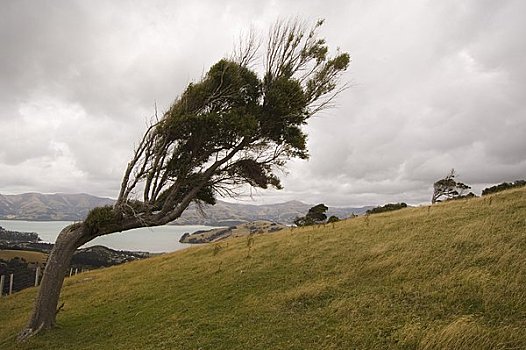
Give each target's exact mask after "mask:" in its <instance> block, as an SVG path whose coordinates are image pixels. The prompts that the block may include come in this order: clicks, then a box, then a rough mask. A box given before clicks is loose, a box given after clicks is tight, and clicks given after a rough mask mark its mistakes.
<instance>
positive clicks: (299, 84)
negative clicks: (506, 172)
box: [19, 21, 349, 340]
mask: <svg viewBox="0 0 526 350" xmlns="http://www.w3.org/2000/svg"><path fill="white" fill-rule="evenodd" d="M322 23H323V22H322V21H319V22H317V23H316V24H315V25H314V26H312V27H311V28H307V27H306V26H305V25H304V24H302V23H300V22H298V21H281V22H277V23H276V24H275V25H274V26H273V27H272V28H271V30H270V32H269V37H268V40H267V42H266V46H264V45H258V42H257V40H255V39H254V37H253V36H252V37H250V38H249V39H248V40H246V41H244V43H243V44H244V46H242V47H241V48H239V49H238V51H237V53H236V55H234V57H232V58H229V59H222V60H220V61H219V62H217V63H216V64H214V65H213V66H212V67H211V68H210V70H209V71H208V72H207V73H206V75H205V76H204V77H203V78H202V79H201V80H200V81H198V82H196V83H192V84H189V85H188V87H187V88H186V90H185V91H184V92H183V93H182V94H181V95H180V96H179V97H178V98H177V99H176V100H175V102H174V103H173V104H172V105H171V107H170V108H169V109H168V110H167V111H166V112H165V113H164V114H163V115H162V116H161V117H160V118H159V119H156V120H155V121H154V122H153V123H152V124H151V126H150V127H149V128H148V129H147V130H146V132H145V133H144V136H143V137H142V139H141V141H140V142H139V144H138V146H137V147H136V149H135V152H134V153H133V156H132V158H131V160H130V162H129V163H128V166H127V168H126V170H125V172H124V176H123V179H122V184H121V188H120V193H119V196H118V198H117V200H116V202H115V204H114V205H113V206H107V207H100V208H96V209H93V210H92V211H91V212H90V213H89V214H88V216H87V217H86V219H85V220H84V221H83V222H79V223H75V224H72V225H69V226H67V227H65V228H64V229H63V230H62V231H61V232H60V234H59V235H58V237H57V240H56V243H55V246H54V249H53V251H52V252H51V254H50V256H49V258H48V262H47V265H46V269H45V271H44V276H43V278H42V284H41V286H40V289H39V291H38V295H37V298H36V301H35V307H34V310H33V313H32V315H31V317H30V320H29V322H28V324H27V326H26V328H25V329H24V330H23V331H22V332H21V333H20V335H19V340H23V339H26V338H28V337H30V336H32V335H34V334H36V333H38V332H39V331H40V330H42V329H50V328H52V327H53V326H54V325H55V317H56V314H57V305H58V300H59V296H60V291H61V288H62V284H63V281H64V276H65V273H66V271H67V269H68V267H69V265H70V262H71V257H72V255H73V252H74V251H75V249H77V248H78V247H80V246H82V245H83V244H85V243H87V242H89V241H91V240H92V239H94V238H96V237H99V236H103V235H107V234H111V233H114V232H122V231H126V230H130V229H133V228H138V227H148V226H158V225H164V224H167V223H169V222H171V221H174V220H176V219H177V218H179V217H180V215H181V214H182V213H183V211H184V210H185V209H186V208H187V207H188V205H189V204H190V203H192V202H195V203H198V204H202V203H208V204H214V203H215V201H216V197H217V196H221V195H236V193H237V192H236V189H238V188H239V186H243V185H246V184H248V185H250V186H253V187H257V188H263V189H265V188H268V187H269V186H271V187H275V188H281V186H280V181H279V179H278V177H277V175H276V170H278V169H279V168H281V167H283V166H284V165H285V163H286V161H287V160H289V159H291V158H301V159H306V158H307V157H308V152H307V148H306V134H305V133H304V132H303V130H302V126H303V125H305V124H306V123H307V121H308V119H309V118H310V117H312V116H313V115H314V114H316V113H317V112H319V111H320V110H322V109H324V108H327V107H329V106H330V104H331V101H332V99H333V98H334V97H335V96H336V95H337V94H338V93H339V92H340V91H342V89H343V88H344V86H343V85H342V84H341V83H340V77H341V74H342V72H344V71H345V70H346V69H347V67H348V65H349V55H348V54H347V53H341V52H336V53H335V54H334V55H332V56H331V55H329V49H328V47H327V45H326V43H325V40H324V39H321V38H319V37H318V29H319V28H320V26H321V25H322ZM261 47H263V51H264V52H263V54H262V55H259V54H258V51H259V50H260V49H261ZM257 57H262V58H263V59H262V61H263V62H261V64H260V65H259V66H258V63H257V60H256V58H257ZM258 67H261V69H258V70H256V68H258ZM257 71H261V72H262V76H259V75H258V74H257V73H256V72H257Z"/></svg>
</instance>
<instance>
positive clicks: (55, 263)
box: [18, 224, 86, 341]
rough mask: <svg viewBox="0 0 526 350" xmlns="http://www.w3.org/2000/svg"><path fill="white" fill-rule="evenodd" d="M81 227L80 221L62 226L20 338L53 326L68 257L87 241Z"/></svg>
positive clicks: (68, 262)
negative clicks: (31, 311) (29, 316)
mask: <svg viewBox="0 0 526 350" xmlns="http://www.w3.org/2000/svg"><path fill="white" fill-rule="evenodd" d="M83 228H84V227H83V225H82V224H73V225H70V226H67V227H65V228H64V229H63V230H62V231H61V232H60V234H59V235H58V237H57V240H56V242H55V245H54V247H53V250H52V251H51V253H50V255H49V258H48V260H47V264H46V268H45V269H44V275H43V277H42V283H41V285H40V288H39V290H38V295H37V298H36V300H35V306H34V308H33V313H32V315H31V318H30V319H29V322H28V324H27V326H26V327H25V328H24V329H23V330H22V332H20V334H19V336H18V340H19V341H23V340H25V339H27V338H29V337H31V336H32V335H35V334H36V333H38V332H40V331H41V330H43V329H51V328H53V327H54V326H55V319H56V314H57V305H58V301H59V297H60V290H61V289H62V284H63V282H64V277H65V276H66V272H67V271H68V269H69V266H70V263H71V258H72V257H73V253H74V252H75V250H76V249H77V248H78V247H80V246H81V245H82V244H84V243H86V239H85V237H84V236H85V232H84V230H83Z"/></svg>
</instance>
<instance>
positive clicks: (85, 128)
mask: <svg viewBox="0 0 526 350" xmlns="http://www.w3.org/2000/svg"><path fill="white" fill-rule="evenodd" d="M300 4H301V7H299V5H300ZM2 7H3V9H2V11H1V12H0V44H1V48H2V49H1V52H0V123H1V127H0V193H3V194H8V193H21V192H28V191H36V192H46V193H50V192H69V193H79V192H87V193H91V194H94V195H100V196H110V197H114V196H115V195H116V194H117V191H118V186H119V184H120V178H121V176H122V172H123V170H124V167H125V164H126V162H127V161H128V158H129V157H130V156H131V152H132V149H133V146H134V143H136V142H137V141H138V139H139V137H140V135H141V133H142V131H143V130H144V128H145V126H146V123H147V122H148V120H149V119H150V118H151V117H152V115H153V113H154V108H155V106H157V108H158V110H159V111H160V112H162V111H163V110H165V109H167V108H168V107H169V105H170V103H171V102H172V101H173V99H174V98H175V97H176V96H177V95H178V94H179V93H181V92H182V90H183V89H184V87H185V86H186V85H187V84H188V83H189V82H191V81H194V80H197V79H199V77H201V76H202V75H203V74H204V72H206V70H207V69H208V67H209V66H210V65H211V64H213V63H214V62H215V61H217V60H218V59H220V58H222V57H225V56H228V55H229V54H230V52H232V49H233V46H234V43H235V42H236V40H237V38H238V36H239V34H240V33H242V32H243V31H245V32H246V31H247V30H248V29H249V28H254V29H255V30H256V31H258V32H261V33H262V34H265V33H266V31H267V30H268V27H269V26H270V25H271V24H272V23H273V22H274V21H275V20H276V19H279V18H289V17H298V18H302V19H305V20H307V21H315V20H316V19H318V18H325V19H326V22H325V25H324V27H323V31H322V35H324V36H325V37H326V38H327V40H328V43H329V45H330V46H331V47H339V48H340V49H341V50H343V51H347V52H349V53H350V55H351V59H352V62H351V66H350V69H349V72H348V74H346V76H345V79H346V80H347V81H348V82H349V86H350V88H349V89H347V90H345V91H344V92H343V93H342V94H341V95H340V96H339V98H338V99H337V101H336V105H337V106H336V108H334V109H330V110H327V111H325V112H323V113H322V114H321V115H319V116H317V117H315V118H313V119H312V120H311V122H310V123H309V125H308V126H307V127H306V128H307V131H308V134H309V141H308V142H309V150H310V154H311V157H310V159H309V160H308V161H292V162H291V163H290V164H289V165H288V167H287V173H285V174H282V180H283V184H284V187H285V188H284V190H282V191H272V190H270V191H261V190H260V191H258V192H257V193H255V195H254V196H253V197H252V198H250V197H247V198H245V199H244V200H245V201H250V202H252V201H254V200H255V201H256V202H278V201H285V200H291V199H297V200H302V201H305V202H309V203H319V202H324V203H326V204H329V205H376V204H384V203H386V202H390V201H406V202H408V203H413V204H415V203H421V202H425V201H429V199H430V196H431V186H432V183H433V182H434V181H436V180H437V179H439V178H441V177H443V176H445V175H446V174H447V173H448V171H449V170H450V169H451V168H455V169H456V171H457V172H458V174H459V177H460V179H461V180H462V181H463V182H465V183H468V184H471V185H472V186H473V188H474V189H475V191H479V192H480V190H481V189H482V188H484V187H485V186H487V185H488V184H495V183H499V182H502V181H512V180H515V179H521V178H525V175H526V137H525V135H526V107H525V103H524V101H526V60H524V56H525V54H526V40H524V33H526V21H524V20H523V18H522V16H523V14H524V13H526V2H524V1H520V0H517V1H498V2H497V1H478V0H477V1H475V0H473V1H454V0H450V1H416V0H415V1H404V2H393V1H367V2H365V1H330V2H327V1H303V2H300V3H299V2H293V1H280V2H275V1H268V2H262V1H221V2H218V1H195V2H189V1H170V2H167V1H148V2H136V1H119V2H114V1H97V2H86V1H38V2H34V1H3V2H2ZM247 195H248V193H247Z"/></svg>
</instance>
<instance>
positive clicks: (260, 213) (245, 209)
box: [175, 201, 372, 226]
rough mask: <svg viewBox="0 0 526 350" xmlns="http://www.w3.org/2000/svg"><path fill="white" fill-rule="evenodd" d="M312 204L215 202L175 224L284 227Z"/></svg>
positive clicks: (334, 210) (333, 211) (336, 211)
mask: <svg viewBox="0 0 526 350" xmlns="http://www.w3.org/2000/svg"><path fill="white" fill-rule="evenodd" d="M312 206H313V205H312V204H306V203H303V202H300V201H289V202H284V203H277V204H265V205H255V204H240V203H228V202H223V201H217V204H216V205H213V206H205V207H204V208H203V209H204V210H203V213H204V216H203V213H201V212H200V210H198V208H196V207H195V206H191V207H190V208H188V210H186V211H185V212H184V214H183V215H182V216H181V218H179V219H178V220H177V221H176V222H175V223H176V224H179V225H190V224H199V225H210V226H232V225H237V224H242V223H247V222H252V221H258V220H268V221H274V222H278V223H283V224H291V223H292V222H293V221H294V219H295V218H296V217H298V216H304V215H305V214H307V212H308V211H309V209H310V208H311V207H312ZM370 208H372V207H359V208H353V207H346V208H339V207H329V211H328V213H327V216H331V215H336V216H337V217H339V218H347V217H349V216H350V215H351V214H353V213H354V214H356V215H360V214H363V213H365V212H366V211H367V210H368V209H370Z"/></svg>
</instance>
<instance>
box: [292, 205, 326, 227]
mask: <svg viewBox="0 0 526 350" xmlns="http://www.w3.org/2000/svg"><path fill="white" fill-rule="evenodd" d="M327 210H329V208H328V207H327V206H326V205H325V204H318V205H315V206H313V207H312V208H310V209H309V211H308V212H307V214H306V215H305V216H302V217H298V218H296V219H295V220H294V224H295V225H296V226H309V225H314V224H320V223H324V222H325V220H327V215H326V214H325V212H326V211H327Z"/></svg>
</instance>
